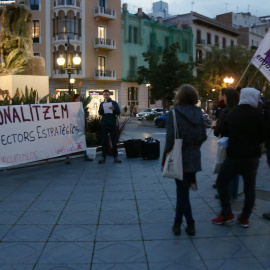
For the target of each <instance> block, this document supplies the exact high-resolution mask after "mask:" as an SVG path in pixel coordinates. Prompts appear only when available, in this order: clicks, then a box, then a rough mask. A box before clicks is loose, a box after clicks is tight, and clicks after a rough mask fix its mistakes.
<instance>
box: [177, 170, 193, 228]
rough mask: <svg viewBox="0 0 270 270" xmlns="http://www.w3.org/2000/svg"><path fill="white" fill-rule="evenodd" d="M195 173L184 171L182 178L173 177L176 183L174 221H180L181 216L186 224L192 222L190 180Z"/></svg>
mask: <svg viewBox="0 0 270 270" xmlns="http://www.w3.org/2000/svg"><path fill="white" fill-rule="evenodd" d="M195 175H196V173H195V172H194V173H184V175H183V180H178V179H175V183H176V194H177V200H176V214H175V221H176V222H177V223H181V222H182V219H183V216H185V218H186V222H187V223H188V224H190V223H193V222H194V219H193V217H192V210H191V205H190V200H189V187H190V182H191V181H190V180H192V179H194V177H195Z"/></svg>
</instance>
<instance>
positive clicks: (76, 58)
mask: <svg viewBox="0 0 270 270" xmlns="http://www.w3.org/2000/svg"><path fill="white" fill-rule="evenodd" d="M70 45H71V44H70V42H69V37H68V42H67V43H66V44H65V46H66V47H67V51H68V48H69V46H70ZM72 60H73V64H74V65H75V67H72V64H71V63H68V64H67V67H64V65H65V62H66V60H65V58H64V57H63V56H62V54H60V56H59V57H58V58H57V64H58V66H59V67H60V68H61V69H64V70H67V74H68V93H69V94H71V84H72V83H71V74H72V71H73V70H75V69H77V68H76V66H79V65H80V64H81V62H82V59H81V57H80V56H79V55H78V54H76V55H75V56H74V57H73V59H72ZM73 83H74V82H73Z"/></svg>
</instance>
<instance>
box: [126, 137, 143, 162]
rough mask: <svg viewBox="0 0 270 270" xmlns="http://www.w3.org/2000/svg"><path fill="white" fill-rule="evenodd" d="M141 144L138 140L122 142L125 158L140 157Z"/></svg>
mask: <svg viewBox="0 0 270 270" xmlns="http://www.w3.org/2000/svg"><path fill="white" fill-rule="evenodd" d="M141 144H142V140H140V139H130V140H127V141H124V146H125V149H126V156H127V158H136V157H140V156H141Z"/></svg>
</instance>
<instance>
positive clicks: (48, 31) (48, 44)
mask: <svg viewBox="0 0 270 270" xmlns="http://www.w3.org/2000/svg"><path fill="white" fill-rule="evenodd" d="M45 16H46V25H45V27H46V59H45V62H46V74H47V76H49V77H51V76H52V75H51V70H52V67H51V55H52V45H51V36H52V33H51V20H52V18H51V1H46V6H45Z"/></svg>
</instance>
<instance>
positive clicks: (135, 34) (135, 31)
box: [133, 27, 138, 44]
mask: <svg viewBox="0 0 270 270" xmlns="http://www.w3.org/2000/svg"><path fill="white" fill-rule="evenodd" d="M133 43H135V44H137V43H138V28H137V27H133Z"/></svg>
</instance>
